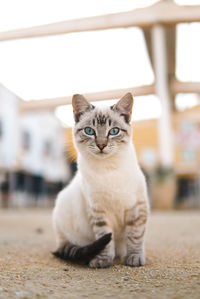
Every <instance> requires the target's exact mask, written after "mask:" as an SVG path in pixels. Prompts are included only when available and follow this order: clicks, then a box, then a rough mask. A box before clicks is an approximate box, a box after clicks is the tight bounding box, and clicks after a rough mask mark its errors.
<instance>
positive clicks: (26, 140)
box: [22, 131, 31, 151]
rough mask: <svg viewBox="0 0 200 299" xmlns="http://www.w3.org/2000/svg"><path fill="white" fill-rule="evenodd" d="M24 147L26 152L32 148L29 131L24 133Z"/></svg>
mask: <svg viewBox="0 0 200 299" xmlns="http://www.w3.org/2000/svg"><path fill="white" fill-rule="evenodd" d="M22 146H23V149H24V150H26V151H28V150H29V149H30V147H31V135H30V133H29V132H27V131H24V132H22Z"/></svg>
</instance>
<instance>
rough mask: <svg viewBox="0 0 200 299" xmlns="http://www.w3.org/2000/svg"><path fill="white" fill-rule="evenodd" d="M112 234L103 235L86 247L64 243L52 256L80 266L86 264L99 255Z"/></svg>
mask: <svg viewBox="0 0 200 299" xmlns="http://www.w3.org/2000/svg"><path fill="white" fill-rule="evenodd" d="M111 238H112V233H109V234H106V235H103V236H102V237H101V238H99V239H98V240H96V241H94V242H93V243H92V244H89V245H87V246H83V247H80V246H77V245H73V244H71V243H66V244H64V245H62V246H61V247H59V248H58V249H57V250H56V251H55V252H53V255H55V256H56V257H59V258H60V259H63V260H68V261H72V262H76V263H81V264H88V263H89V262H90V261H91V260H92V259H93V258H94V257H95V256H96V255H97V254H99V253H100V252H101V251H102V250H103V249H104V248H105V247H106V245H107V244H108V243H109V242H110V240H111Z"/></svg>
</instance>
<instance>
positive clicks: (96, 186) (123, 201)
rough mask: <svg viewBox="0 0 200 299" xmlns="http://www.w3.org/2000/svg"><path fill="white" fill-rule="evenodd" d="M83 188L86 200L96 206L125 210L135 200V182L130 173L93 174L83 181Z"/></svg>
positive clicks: (132, 174)
mask: <svg viewBox="0 0 200 299" xmlns="http://www.w3.org/2000/svg"><path fill="white" fill-rule="evenodd" d="M83 188H84V192H85V195H86V196H87V198H88V199H89V200H90V201H91V202H92V203H94V204H96V205H101V206H102V205H104V206H105V207H106V208H107V209H110V208H111V209H114V208H120V209H122V208H123V209H126V208H129V207H131V206H132V205H133V204H134V202H135V200H136V199H135V196H134V194H135V193H136V189H137V180H136V179H135V180H134V173H131V172H130V171H129V172H127V171H126V172H125V171H121V172H120V171H116V172H110V173H109V172H108V173H106V172H105V173H102V174H99V173H93V175H90V176H89V177H85V178H84V179H83Z"/></svg>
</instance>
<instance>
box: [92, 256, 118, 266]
mask: <svg viewBox="0 0 200 299" xmlns="http://www.w3.org/2000/svg"><path fill="white" fill-rule="evenodd" d="M112 264H113V258H112V257H110V256H106V257H102V256H96V257H95V258H94V259H92V260H91V261H90V263H89V267H90V268H108V267H110V266H112Z"/></svg>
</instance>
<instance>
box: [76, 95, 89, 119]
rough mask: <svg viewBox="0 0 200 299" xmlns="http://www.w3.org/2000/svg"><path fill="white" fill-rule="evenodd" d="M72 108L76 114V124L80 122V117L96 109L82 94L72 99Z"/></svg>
mask: <svg viewBox="0 0 200 299" xmlns="http://www.w3.org/2000/svg"><path fill="white" fill-rule="evenodd" d="M72 107H73V112H74V119H75V122H78V121H79V119H80V116H81V115H82V114H83V113H84V112H86V111H89V110H92V109H94V106H93V105H91V104H90V103H89V102H88V101H87V100H86V98H84V96H82V95H81V94H75V95H73V97H72Z"/></svg>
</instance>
